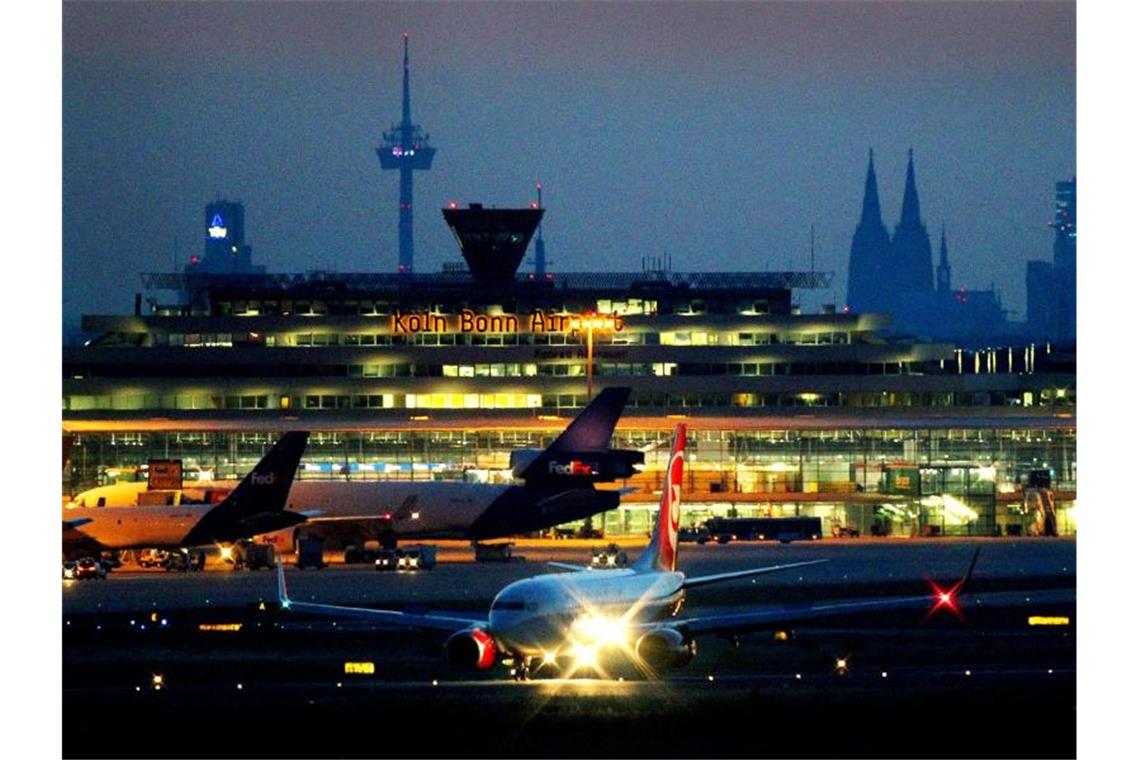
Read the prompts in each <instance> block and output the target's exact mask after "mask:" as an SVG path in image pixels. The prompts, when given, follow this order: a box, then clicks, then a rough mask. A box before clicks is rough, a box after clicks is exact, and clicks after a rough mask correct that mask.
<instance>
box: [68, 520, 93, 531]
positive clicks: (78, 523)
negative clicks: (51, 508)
mask: <svg viewBox="0 0 1140 760" xmlns="http://www.w3.org/2000/svg"><path fill="white" fill-rule="evenodd" d="M89 522H94V520H92V519H91V518H90V517H79V518H76V519H75V520H64V521H63V529H64V530H73V529H75V528H80V527H82V526H84V525H86V524H87V523H89Z"/></svg>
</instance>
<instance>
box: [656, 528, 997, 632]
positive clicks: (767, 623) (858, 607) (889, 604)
mask: <svg viewBox="0 0 1140 760" xmlns="http://www.w3.org/2000/svg"><path fill="white" fill-rule="evenodd" d="M980 552H981V549H980V548H979V549H976V550H974V556H973V558H972V559H971V560H970V566H969V568H968V569H967V570H966V574H965V575H963V576H962V579H961V580H959V581H958V582H957V583H955V584H954V585H953V586H951V587H950V588H948V589H942V588H940V587H938V586H937V585H934V587H933V591H932V593H930V594H922V595H918V596H900V597H878V598H873V599H855V600H849V601H836V602H821V603H818V604H805V605H793V606H788V607H777V608H769V609H756V610H748V611H746V612H739V613H730V614H725V615H709V616H706V617H695V618H689V619H686V620H677V621H675V622H674V623H672V624H670V627H672V628H677V629H678V630H681V631H684V632H686V633H688V634H690V635H696V634H707V633H721V634H727V633H746V632H748V631H751V630H760V629H764V628H768V627H771V626H772V625H775V624H782V623H793V622H799V621H801V620H810V619H813V618H821V617H836V616H840V615H851V614H858V613H864V612H876V611H882V610H892V609H904V608H907V607H928V608H930V613H928V614H932V613H933V612H934V611H935V610H938V609H939V608H942V607H946V608H947V609H949V610H951V611H953V612H955V613H957V610H958V600H957V595H958V592H959V591H961V590H962V589H963V588H964V587H965V585H966V584H967V583H968V582H969V580H970V578H971V576H973V574H974V567H975V566H976V565H977V564H978V554H979V553H980ZM823 561H826V560H814V561H812V562H797V563H792V564H789V565H775V566H773V567H767V568H757V569H756V570H742V571H739V572H736V573H721V574H719V575H706V576H703V577H698V578H693V579H692V581H696V582H697V583H698V585H699V584H700V583H714V582H717V581H722V580H729V579H731V578H741V577H745V576H748V575H755V574H758V573H762V572H774V571H777V570H787V569H790V568H792V567H802V566H804V565H815V564H818V563H819V562H823ZM685 585H686V586H690V585H693V584H692V582H691V581H690V580H688V579H686V581H685Z"/></svg>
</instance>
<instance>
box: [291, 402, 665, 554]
mask: <svg viewBox="0 0 1140 760" xmlns="http://www.w3.org/2000/svg"><path fill="white" fill-rule="evenodd" d="M629 393H630V389H629V388H606V389H605V390H603V391H601V392H600V393H599V394H598V396H597V397H596V398H595V399H594V400H593V401H592V402H591V403H590V404H589V406H587V407H586V408H585V409H583V410H582V412H581V414H579V415H578V416H577V417H576V418H575V419H574V420H573V421H572V422H571V423H570V424H569V425H568V426H567V428H566V429H565V430H564V431H562V433H561V434H560V435H559V436H558V438H556V439H555V440H554V442H553V443H552V444H550V446H548V447H547V448H546V449H543V450H533V449H522V450H518V451H514V452H512V454H511V469H512V472H513V474H514V476H515V478H516V479H517V480H519V481H521V483H515V484H501V485H495V484H486V483H461V482H454V481H421V482H405V481H379V482H377V481H371V482H370V481H357V482H353V481H332V480H328V481H317V480H305V481H298V482H297V483H295V484H294V485H293V491H292V493H291V494H290V502H291V503H292V508H293V509H296V510H301V511H304V512H305V513H306V514H308V515H310V517H309V520H308V522H307V523H306V524H305V527H304V530H305V532H306V533H312V534H315V535H322V536H325V537H328V538H334V539H339V540H340V541H341V542H342V543H351V542H358V541H361V540H376V541H380V542H381V543H382V544H384V545H386V546H392V545H394V544H395V543H396V542H397V541H400V540H423V539H466V540H470V541H481V540H484V539H490V538H500V537H503V536H512V535H517V534H520V533H529V532H532V531H538V530H543V529H545V528H551V527H553V526H555V525H560V524H562V523H565V522H570V521H573V520H580V519H583V518H585V517H589V516H591V515H595V514H598V513H599V512H604V511H606V510H609V509H614V508H615V507H617V506H618V502H619V501H620V498H621V494H620V492H619V491H616V490H599V489H597V488H595V484H596V483H605V482H613V481H615V480H619V479H621V478H628V477H630V476H632V475H633V474H634V473H635V472H636V471H637V466H638V465H641V464H642V463H644V461H645V454H643V453H642V452H640V451H631V450H625V449H613V448H610V442H611V438H612V437H613V432H614V426H615V425H617V421H618V418H619V417H621V413H622V410H623V409H624V408H625V402H626V400H627V399H628V398H629Z"/></svg>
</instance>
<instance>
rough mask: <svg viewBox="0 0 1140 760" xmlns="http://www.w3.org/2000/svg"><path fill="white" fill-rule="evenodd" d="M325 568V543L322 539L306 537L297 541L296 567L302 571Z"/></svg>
mask: <svg viewBox="0 0 1140 760" xmlns="http://www.w3.org/2000/svg"><path fill="white" fill-rule="evenodd" d="M324 566H325V542H324V540H323V539H320V538H314V537H312V536H306V537H304V538H300V539H298V540H297V567H298V568H300V569H302V570H304V569H305V568H306V567H314V568H316V569H317V570H320V569H321V568H322V567H324Z"/></svg>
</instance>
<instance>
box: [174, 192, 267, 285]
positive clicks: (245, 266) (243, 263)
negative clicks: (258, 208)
mask: <svg viewBox="0 0 1140 760" xmlns="http://www.w3.org/2000/svg"><path fill="white" fill-rule="evenodd" d="M203 235H204V238H205V243H204V245H203V247H202V255H201V256H197V255H195V256H191V257H190V263H189V265H188V266H187V267H186V271H187V272H188V273H195V272H200V273H208V274H226V273H229V274H252V273H258V272H264V271H265V267H258V266H254V265H253V261H252V249H251V248H250V246H248V245H246V242H245V206H243V205H242V204H241V203H236V202H233V201H227V200H217V201H214V202H212V203H208V204H206V209H205V214H204V224H203Z"/></svg>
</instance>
